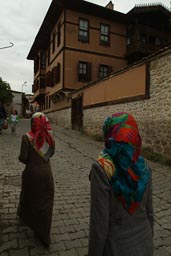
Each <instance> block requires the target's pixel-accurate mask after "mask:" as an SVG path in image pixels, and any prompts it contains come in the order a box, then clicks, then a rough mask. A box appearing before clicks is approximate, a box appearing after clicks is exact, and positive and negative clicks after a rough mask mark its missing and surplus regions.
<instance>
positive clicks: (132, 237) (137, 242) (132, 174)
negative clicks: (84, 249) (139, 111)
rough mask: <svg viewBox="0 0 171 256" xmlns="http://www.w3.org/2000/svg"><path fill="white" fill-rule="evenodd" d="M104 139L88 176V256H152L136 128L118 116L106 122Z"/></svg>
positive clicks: (149, 208) (146, 180)
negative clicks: (100, 151) (89, 199)
mask: <svg viewBox="0 0 171 256" xmlns="http://www.w3.org/2000/svg"><path fill="white" fill-rule="evenodd" d="M103 133H104V139H105V148H104V150H103V151H102V153H101V154H100V156H99V158H98V160H97V161H96V162H95V163H93V165H92V168H91V172H90V181H91V210H90V234H89V254H88V255H89V256H112V255H113V256H126V255H129V256H152V255H153V205H152V177H151V170H150V168H149V166H148V164H147V163H146V161H145V160H144V158H143V157H142V156H141V137H140V135H139V131H138V126H137V123H136V121H135V119H134V118H133V116H131V115H129V114H127V113H125V112H124V113H117V114H114V115H112V116H111V117H108V118H107V119H106V120H105V122H104V126H103Z"/></svg>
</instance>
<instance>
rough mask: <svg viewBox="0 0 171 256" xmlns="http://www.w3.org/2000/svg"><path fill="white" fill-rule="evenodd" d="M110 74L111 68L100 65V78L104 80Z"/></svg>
mask: <svg viewBox="0 0 171 256" xmlns="http://www.w3.org/2000/svg"><path fill="white" fill-rule="evenodd" d="M108 73H109V66H107V65H100V71H99V78H103V77H105V76H107V75H108Z"/></svg>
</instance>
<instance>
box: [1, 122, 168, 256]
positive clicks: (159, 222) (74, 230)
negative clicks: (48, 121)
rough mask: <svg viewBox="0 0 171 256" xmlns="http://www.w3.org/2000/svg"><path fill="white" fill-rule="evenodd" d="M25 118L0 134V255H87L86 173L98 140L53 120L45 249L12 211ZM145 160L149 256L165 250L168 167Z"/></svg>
mask: <svg viewBox="0 0 171 256" xmlns="http://www.w3.org/2000/svg"><path fill="white" fill-rule="evenodd" d="M29 122H30V121H29V120H25V119H21V120H20V123H19V124H18V127H17V128H18V129H17V134H16V136H11V134H10V131H9V130H7V131H4V133H3V135H2V136H0V145H2V147H0V163H1V165H0V232H2V234H0V240H1V241H0V242H1V244H0V256H13V255H14V256H15V255H16V256H18V255H22V254H23V256H27V255H28V256H45V255H51V256H84V255H87V252H88V235H89V213H90V182H89V179H88V176H89V171H90V166H91V164H92V162H93V161H94V160H95V159H96V158H97V156H98V155H99V152H100V151H101V149H102V148H103V143H101V142H96V141H94V140H93V139H92V138H89V137H86V136H84V135H82V134H80V133H79V132H77V131H71V130H65V129H62V128H60V127H58V126H54V125H53V128H54V135H55V141H56V152H55V154H54V156H53V157H52V158H51V165H52V170H53V175H54V183H55V195H54V209H53V219H52V229H51V240H52V242H51V245H50V247H49V249H45V248H44V247H43V246H42V244H41V242H40V241H39V240H38V239H37V238H36V237H35V236H34V232H33V231H32V230H31V229H30V228H28V227H26V226H25V225H23V224H22V223H21V222H20V221H19V219H18V217H17V216H16V209H17V206H18V201H19V195H20V190H21V188H20V184H21V175H22V171H23V170H24V165H23V164H22V163H20V162H19V161H18V154H19V150H20V143H21V134H24V133H25V132H26V131H28V130H29ZM66 152H67V154H66ZM9 156H10V157H9ZM150 165H151V168H152V170H153V201H154V211H155V224H154V256H169V255H171V240H170V237H171V226H170V225H171V224H170V223H171V189H170V184H171V170H170V167H166V166H162V165H160V164H156V163H153V162H150ZM1 223H2V224H1ZM1 225H2V228H1ZM27 252H29V254H27ZM12 254H13V255H12Z"/></svg>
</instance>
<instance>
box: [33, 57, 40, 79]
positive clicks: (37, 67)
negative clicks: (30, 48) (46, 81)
mask: <svg viewBox="0 0 171 256" xmlns="http://www.w3.org/2000/svg"><path fill="white" fill-rule="evenodd" d="M38 71H39V56H38V55H37V57H36V58H35V60H34V73H35V74H36V73H37V72H38Z"/></svg>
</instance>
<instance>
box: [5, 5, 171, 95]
mask: <svg viewBox="0 0 171 256" xmlns="http://www.w3.org/2000/svg"><path fill="white" fill-rule="evenodd" d="M71 1H74V0H71ZM89 2H92V3H96V4H98V5H101V6H105V5H106V4H107V3H108V2H109V0H94V1H93V0H91V1H89ZM158 2H161V3H162V4H164V5H165V6H166V7H168V8H170V0H161V1H156V0H152V1H149V0H113V3H114V6H115V7H114V8H115V10H116V11H119V12H123V13H127V12H128V11H129V10H130V9H132V8H133V7H134V6H135V4H143V3H158ZM50 3H51V0H29V1H26V0H15V1H14V0H0V77H2V79H3V80H4V81H7V82H8V83H9V84H10V86H11V89H12V90H15V91H22V87H23V91H24V92H25V93H31V92H32V91H31V90H32V84H33V61H30V60H27V55H28V53H29V51H30V48H31V46H32V44H33V42H34V38H35V36H36V35H37V33H38V30H39V28H40V25H41V23H42V21H43V19H44V17H45V14H46V12H47V10H48V8H49V6H50ZM10 42H12V43H13V44H14V46H13V47H11V48H6V49H1V48H3V47H5V46H8V45H10ZM24 82H27V83H26V84H27V85H26V86H22V85H23V84H24Z"/></svg>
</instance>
